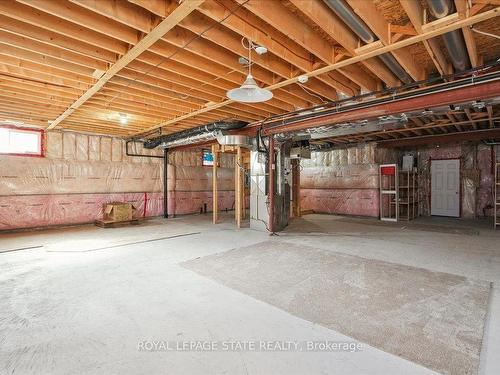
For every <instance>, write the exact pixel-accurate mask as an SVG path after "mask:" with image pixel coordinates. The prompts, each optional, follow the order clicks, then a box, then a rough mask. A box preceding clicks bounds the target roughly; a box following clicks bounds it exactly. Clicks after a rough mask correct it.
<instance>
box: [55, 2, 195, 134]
mask: <svg viewBox="0 0 500 375" xmlns="http://www.w3.org/2000/svg"><path fill="white" fill-rule="evenodd" d="M203 1H204V0H191V1H185V2H184V3H182V4H180V5H179V6H178V7H177V8H175V10H173V11H172V13H171V14H170V15H169V16H168V17H167V18H165V19H164V20H163V21H162V22H161V23H160V24H159V25H158V26H156V27H155V28H154V29H153V30H151V32H150V33H149V34H147V35H146V36H145V37H144V38H142V39H141V40H140V41H139V42H138V43H137V44H136V45H135V46H134V47H132V48H131V49H130V50H129V51H128V52H127V53H126V54H125V55H124V56H122V57H121V58H120V59H119V60H118V61H117V62H116V63H114V64H113V65H112V66H111V67H110V68H109V69H108V70H107V71H106V73H104V75H103V76H102V77H101V78H99V80H98V81H97V82H96V83H95V84H94V85H93V86H92V87H91V88H90V89H88V90H87V91H86V92H85V93H83V95H82V96H80V98H78V100H76V101H75V102H74V103H73V104H72V105H71V106H70V107H68V109H66V110H65V111H64V112H63V113H62V114H60V115H59V116H58V117H57V118H56V119H55V120H54V121H52V123H51V124H50V125H49V127H48V129H54V128H55V127H56V126H57V125H59V124H60V123H61V122H62V121H64V119H66V118H67V117H68V116H70V115H71V114H72V113H73V112H74V111H75V110H76V109H77V108H79V107H80V106H81V105H82V104H83V103H85V102H86V101H87V100H88V99H90V98H91V97H92V96H93V95H94V94H95V93H96V92H98V91H99V90H100V89H101V88H102V87H103V86H104V85H105V84H106V82H108V81H109V80H110V79H111V78H113V76H115V75H116V74H117V73H118V72H119V71H120V70H122V69H123V68H124V67H126V66H127V65H128V64H129V63H130V62H131V61H133V60H134V59H135V58H137V57H138V56H139V55H140V54H141V53H143V52H144V51H146V50H147V49H148V48H149V47H151V46H152V45H153V44H154V43H156V42H157V41H158V40H159V39H161V38H162V37H163V35H165V34H166V33H167V32H168V31H169V30H171V29H172V28H173V27H174V26H175V25H177V24H178V23H179V22H180V21H181V20H182V19H183V18H185V17H187V16H188V15H189V14H190V13H191V12H192V11H193V10H195V9H196V8H197V7H198V6H199V5H200V4H201V3H203Z"/></svg>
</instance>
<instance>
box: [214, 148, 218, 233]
mask: <svg viewBox="0 0 500 375" xmlns="http://www.w3.org/2000/svg"><path fill="white" fill-rule="evenodd" d="M212 156H213V159H214V164H213V167H212V207H213V208H212V211H213V212H212V222H213V224H217V221H218V220H219V188H218V186H217V169H218V167H219V145H212Z"/></svg>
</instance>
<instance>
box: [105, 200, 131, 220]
mask: <svg viewBox="0 0 500 375" xmlns="http://www.w3.org/2000/svg"><path fill="white" fill-rule="evenodd" d="M134 211H135V208H134V206H133V205H132V204H131V203H122V202H111V203H106V204H105V205H104V220H112V221H116V222H119V221H129V220H132V218H133V216H134Z"/></svg>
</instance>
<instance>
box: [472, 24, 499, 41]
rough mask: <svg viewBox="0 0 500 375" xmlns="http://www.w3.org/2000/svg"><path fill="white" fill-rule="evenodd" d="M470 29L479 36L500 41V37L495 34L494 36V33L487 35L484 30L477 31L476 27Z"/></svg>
mask: <svg viewBox="0 0 500 375" xmlns="http://www.w3.org/2000/svg"><path fill="white" fill-rule="evenodd" d="M470 29H471V30H472V31H474V32H476V33H478V34H482V35H486V36H491V37H492V38H496V39H500V36H499V35H495V34H492V33H487V32H486V31H482V30H478V29H475V28H474V27H472V26H471V27H470Z"/></svg>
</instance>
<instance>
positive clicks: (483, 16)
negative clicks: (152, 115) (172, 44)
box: [145, 7, 500, 132]
mask: <svg viewBox="0 0 500 375" xmlns="http://www.w3.org/2000/svg"><path fill="white" fill-rule="evenodd" d="M499 14H500V7H498V8H494V9H491V10H489V11H486V12H483V13H479V14H476V15H474V16H471V17H469V18H465V19H458V20H455V21H454V22H451V23H446V24H444V25H442V22H439V24H436V26H434V25H433V24H428V30H427V31H425V32H423V33H421V34H419V35H416V36H413V37H409V38H407V39H403V40H401V41H398V42H396V43H391V44H388V45H386V46H382V47H379V48H377V49H374V50H371V51H367V52H366V53H363V54H360V55H357V56H353V57H351V58H348V59H346V60H342V61H340V62H337V63H334V64H330V65H327V66H325V67H322V68H319V69H316V70H314V71H311V72H309V73H306V74H305V75H306V76H308V77H316V76H319V75H321V74H325V73H328V72H330V71H333V70H336V69H340V68H343V67H344V66H349V65H351V64H354V63H358V62H361V61H365V60H367V59H369V58H372V57H376V56H379V55H381V54H383V53H388V52H392V51H395V50H397V49H400V48H403V47H407V46H409V45H412V44H415V43H419V42H421V41H423V40H428V39H430V38H434V37H436V36H439V35H442V34H444V33H447V32H450V31H453V30H457V29H461V28H463V27H467V26H470V25H473V24H476V23H478V22H482V21H485V20H488V19H491V18H494V17H498V15H499ZM294 83H296V78H290V79H288V80H284V81H281V82H279V83H276V84H273V85H270V86H267V89H269V90H275V89H278V88H281V87H285V86H288V85H290V84H294ZM232 102H233V101H231V100H225V101H222V102H220V103H216V104H213V105H211V106H207V107H205V108H202V109H199V110H197V111H193V112H191V113H187V114H185V115H183V116H180V117H177V118H174V119H170V120H166V121H162V122H160V123H158V124H156V125H155V126H153V127H151V128H149V129H146V130H145V131H146V132H147V131H151V130H154V129H157V128H161V127H163V126H167V125H171V124H175V123H177V122H179V121H181V120H184V119H187V118H190V117H192V116H196V115H198V114H201V113H205V112H208V111H210V110H213V109H217V108H221V107H224V106H226V105H228V104H230V103H232Z"/></svg>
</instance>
